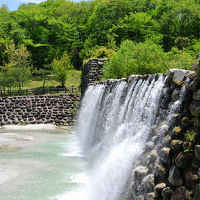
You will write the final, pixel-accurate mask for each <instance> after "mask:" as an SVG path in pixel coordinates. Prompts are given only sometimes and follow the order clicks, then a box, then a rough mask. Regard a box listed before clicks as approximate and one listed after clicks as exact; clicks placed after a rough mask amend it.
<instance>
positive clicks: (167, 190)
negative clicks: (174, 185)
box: [162, 187, 173, 200]
mask: <svg viewBox="0 0 200 200" xmlns="http://www.w3.org/2000/svg"><path fill="white" fill-rule="evenodd" d="M172 193H173V190H172V189H171V188H170V187H166V188H164V189H163V191H162V197H163V199H164V200H170V198H171V196H172Z"/></svg>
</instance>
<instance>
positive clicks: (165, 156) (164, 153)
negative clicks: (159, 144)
mask: <svg viewBox="0 0 200 200" xmlns="http://www.w3.org/2000/svg"><path fill="white" fill-rule="evenodd" d="M160 153H161V154H160V159H161V160H162V161H163V162H164V163H170V148H167V147H163V148H162V149H161V151H160Z"/></svg>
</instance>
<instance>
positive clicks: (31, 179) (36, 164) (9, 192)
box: [0, 129, 84, 200]
mask: <svg viewBox="0 0 200 200" xmlns="http://www.w3.org/2000/svg"><path fill="white" fill-rule="evenodd" d="M5 133H14V134H17V135H28V136H32V137H33V138H34V140H32V141H14V142H13V141H11V142H10V141H9V142H7V141H5V140H4V141H1V142H3V143H9V144H12V145H13V146H17V147H21V148H22V149H21V150H20V151H16V152H0V182H3V179H2V181H1V177H3V176H4V175H5V174H6V175H7V177H9V174H11V175H12V176H11V178H10V179H8V180H7V181H4V182H3V183H2V184H0V200H49V199H52V200H54V199H55V200H56V199H59V196H60V195H62V194H63V193H66V192H70V191H73V190H75V189H76V188H77V187H78V186H79V185H80V184H81V178H80V177H81V175H82V172H83V170H84V163H83V161H82V159H81V157H80V155H79V152H78V147H77V144H76V141H75V140H76V139H75V137H74V136H73V135H72V134H69V131H67V130H66V129H55V130H32V131H31V130H19V129H17V130H9V129H0V136H1V134H5ZM18 140H19V139H18ZM4 170H5V172H4ZM2 174H3V175H2ZM16 174H17V175H16ZM1 175H2V176H1ZM4 178H5V177H4ZM66 200H67V199H66Z"/></svg>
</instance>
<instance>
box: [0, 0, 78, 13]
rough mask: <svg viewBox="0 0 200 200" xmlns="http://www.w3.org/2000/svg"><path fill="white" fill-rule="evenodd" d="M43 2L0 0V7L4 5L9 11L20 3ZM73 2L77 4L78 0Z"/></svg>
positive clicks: (34, 1) (39, 0)
mask: <svg viewBox="0 0 200 200" xmlns="http://www.w3.org/2000/svg"><path fill="white" fill-rule="evenodd" d="M42 1H44V0H0V7H1V6H2V5H3V4H6V5H7V6H8V8H9V10H10V11H13V10H17V8H18V7H19V5H20V4H22V3H28V2H33V3H40V2H42ZM74 1H75V2H78V1H80V0H74Z"/></svg>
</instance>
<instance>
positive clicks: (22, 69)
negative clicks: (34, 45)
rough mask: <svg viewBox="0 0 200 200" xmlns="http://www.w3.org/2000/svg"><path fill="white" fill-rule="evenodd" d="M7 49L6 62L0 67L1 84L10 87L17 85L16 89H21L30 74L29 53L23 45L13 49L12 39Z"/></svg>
mask: <svg viewBox="0 0 200 200" xmlns="http://www.w3.org/2000/svg"><path fill="white" fill-rule="evenodd" d="M7 51H8V63H5V64H4V65H3V66H2V67H1V73H2V79H1V84H2V86H3V87H4V88H5V87H8V88H9V89H11V88H12V87H14V86H17V87H18V89H21V88H22V86H23V85H24V83H25V82H26V81H27V80H28V79H29V76H30V66H31V60H30V53H29V52H28V50H27V49H26V47H25V46H24V45H22V46H20V47H19V48H18V49H15V44H14V42H13V41H11V42H10V44H9V46H8V47H7ZM3 81H4V83H3Z"/></svg>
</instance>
